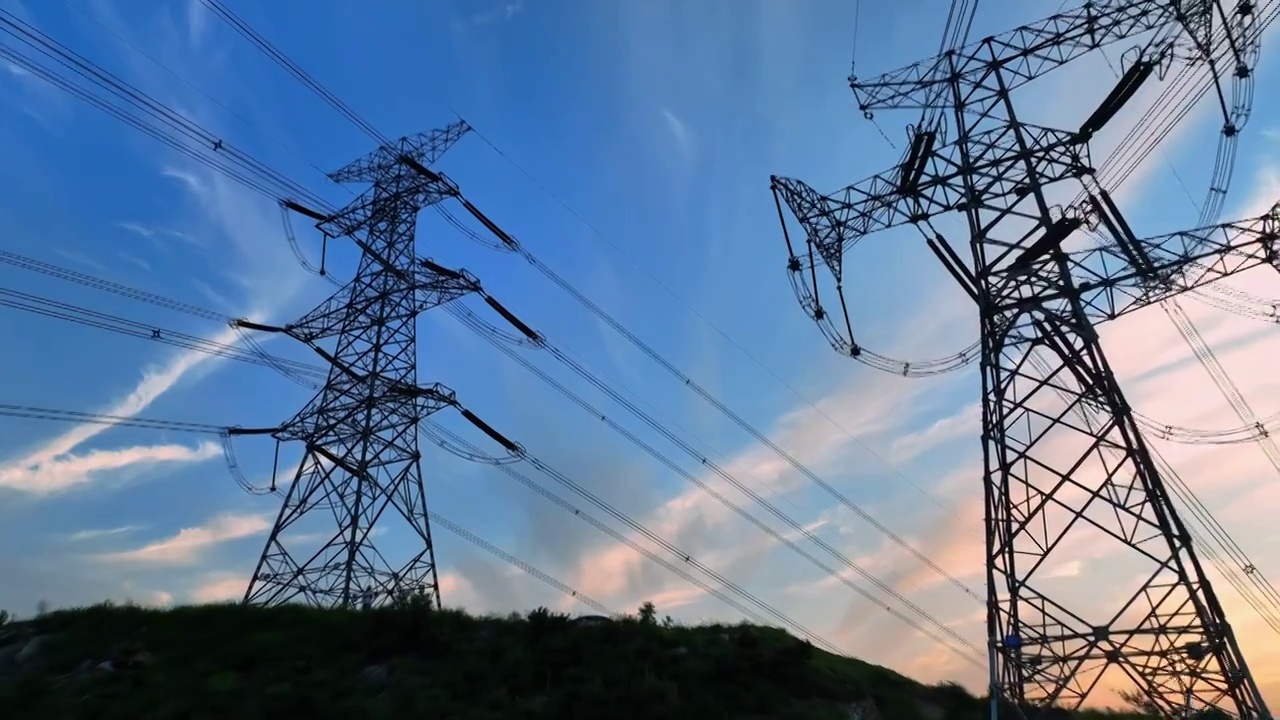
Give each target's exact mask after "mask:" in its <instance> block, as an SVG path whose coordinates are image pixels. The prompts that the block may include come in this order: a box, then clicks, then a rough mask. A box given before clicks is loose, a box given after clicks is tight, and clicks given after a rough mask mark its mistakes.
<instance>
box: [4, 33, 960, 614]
mask: <svg viewBox="0 0 1280 720" xmlns="http://www.w3.org/2000/svg"><path fill="white" fill-rule="evenodd" d="M0 19H3V20H4V22H5V23H8V24H13V22H18V23H20V20H15V18H0ZM26 37H28V38H29V37H31V33H27V35H26ZM36 41H38V37H37V38H36ZM28 44H29V42H28ZM59 47H60V46H59ZM52 54H54V55H55V56H63V54H64V50H58V49H55V51H54V53H52ZM18 59H19V60H23V64H24V65H29V67H38V65H35V63H29V61H26V60H27V59H26V58H23V56H20V55H19V56H18ZM78 64H79V65H81V67H83V65H87V64H88V63H87V60H83V59H81V60H78ZM101 76H102V73H93V77H101ZM42 77H44V76H42ZM99 85H100V87H102V88H105V90H108V92H111V94H113V95H116V96H118V97H120V96H122V95H123V96H125V97H127V99H133V100H134V104H136V105H137V104H138V102H137V97H140V95H141V94H140V92H137V91H136V90H132V88H128V86H125V85H124V83H123V81H115V82H114V83H99ZM122 87H124V88H125V90H124V91H123V92H122V90H120V88H122ZM145 105H146V106H147V109H148V110H151V111H154V110H155V109H156V106H159V108H160V109H161V110H164V108H163V105H159V104H156V102H155V101H154V100H152V101H150V104H145ZM170 113H172V111H170ZM160 114H161V115H165V113H163V111H161V113H160ZM188 124H189V126H195V123H188ZM196 127H198V126H196ZM204 137H206V138H207V137H212V136H211V135H207V133H206V135H205V136H204ZM225 147H227V146H225V143H224V142H223V141H220V140H215V141H214V142H211V143H210V150H211V151H214V152H223V151H224V150H225ZM202 150H204V149H202ZM206 151H207V150H206ZM242 155H243V154H242ZM256 165H257V167H256V169H253V170H252V172H253V173H257V174H265V176H268V177H270V178H271V179H273V181H274V182H276V183H279V184H282V186H285V187H288V186H289V184H292V181H288V179H287V178H284V177H283V176H280V174H279V173H275V172H274V170H270V169H269V168H266V167H265V165H261V164H256ZM210 167H211V168H212V169H215V170H218V172H221V173H224V174H227V168H225V167H223V165H218V164H210ZM229 177H232V179H246V176H243V174H242V176H238V177H237V176H229ZM248 181H250V182H244V183H243V184H246V186H247V187H250V188H251V190H255V191H257V192H260V193H269V192H270V190H268V188H265V187H264V184H262V183H255V182H251V181H252V178H248ZM269 196H270V195H269ZM303 196H305V197H308V199H311V201H316V200H317V199H316V197H315V196H314V193H310V192H305V193H303ZM317 205H319V206H321V208H326V206H328V204H325V202H323V201H319V202H317ZM891 611H892V610H891ZM927 620H928V621H931V624H934V625H937V626H940V628H945V625H942V624H941V623H938V621H937V619H934V618H932V616H927Z"/></svg>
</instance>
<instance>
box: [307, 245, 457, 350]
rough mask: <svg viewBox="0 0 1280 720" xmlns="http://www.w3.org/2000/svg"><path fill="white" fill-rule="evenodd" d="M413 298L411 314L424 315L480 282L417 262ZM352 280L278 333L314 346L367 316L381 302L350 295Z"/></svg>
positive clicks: (375, 297)
mask: <svg viewBox="0 0 1280 720" xmlns="http://www.w3.org/2000/svg"><path fill="white" fill-rule="evenodd" d="M412 276H413V281H414V289H415V290H416V297H415V302H414V306H413V309H414V312H415V313H422V312H426V311H427V310H430V309H432V308H435V307H439V306H440V305H444V304H446V303H448V302H451V301H453V300H456V299H458V298H460V297H462V296H463V295H467V294H469V293H472V292H478V291H480V281H479V280H478V279H476V277H475V276H474V275H472V274H471V273H469V272H467V271H466V270H454V269H453V268H447V267H444V266H442V265H437V264H436V263H434V262H432V261H431V260H425V259H419V260H418V261H417V267H415V268H414V269H413V271H412ZM357 282H361V280H360V279H359V278H357V279H355V280H352V281H351V282H350V283H347V284H346V285H344V286H343V287H341V288H339V289H338V290H337V292H335V293H333V294H332V295H330V296H329V297H328V298H327V299H326V300H325V301H324V302H322V303H320V304H319V305H318V306H316V308H315V309H313V310H311V312H308V313H307V314H306V315H303V316H302V317H300V318H298V319H297V320H295V321H294V322H292V323H289V324H288V325H286V326H285V327H284V328H282V330H283V331H284V332H285V333H287V334H288V335H289V336H291V337H293V338H295V339H297V340H300V341H302V342H304V343H314V342H316V341H318V340H323V339H325V338H328V337H333V336H335V335H338V334H340V333H341V332H342V327H343V323H344V321H345V320H346V318H347V317H348V316H349V315H350V314H352V313H354V314H356V315H357V316H358V315H360V314H362V313H367V312H369V311H370V308H371V307H372V306H374V305H376V304H377V303H378V302H380V301H381V298H380V296H379V295H377V294H372V293H357V292H353V286H354V283H357Z"/></svg>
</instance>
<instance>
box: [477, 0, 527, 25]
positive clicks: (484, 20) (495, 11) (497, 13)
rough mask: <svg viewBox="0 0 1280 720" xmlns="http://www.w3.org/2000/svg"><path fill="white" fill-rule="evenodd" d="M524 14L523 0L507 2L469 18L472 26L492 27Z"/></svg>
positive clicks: (509, 0)
mask: <svg viewBox="0 0 1280 720" xmlns="http://www.w3.org/2000/svg"><path fill="white" fill-rule="evenodd" d="M522 12H524V0H507V1H506V2H503V3H500V4H499V5H497V6H496V7H493V8H491V9H489V10H486V11H484V12H482V13H477V14H475V15H472V16H471V23H472V24H473V25H478V26H483V25H493V24H494V23H501V22H507V21H508V20H511V19H513V18H515V17H516V16H517V15H519V14H520V13H522Z"/></svg>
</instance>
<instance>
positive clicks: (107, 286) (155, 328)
mask: <svg viewBox="0 0 1280 720" xmlns="http://www.w3.org/2000/svg"><path fill="white" fill-rule="evenodd" d="M0 263H6V264H9V265H13V266H15V267H19V268H24V269H27V270H32V271H35V272H39V273H42V274H45V275H48V276H50V277H54V278H60V279H64V280H71V281H73V282H77V283H79V284H81V285H85V286H86V287H93V288H97V289H100V290H106V291H107V292H114V293H116V294H119V295H121V296H122V297H127V298H131V299H137V300H142V301H144V302H149V303H151V304H153V305H156V306H158V307H162V308H166V309H170V310H174V309H176V310H178V311H179V312H185V313H188V314H194V315H195V316H197V317H202V318H207V319H212V320H216V321H220V322H225V323H226V324H228V325H230V326H232V327H235V328H236V329H237V330H239V329H240V327H239V324H238V323H237V321H236V319H235V318H233V317H231V316H230V315H225V314H223V313H219V312H217V311H215V310H209V309H207V308H201V307H197V306H193V305H189V304H187V303H182V302H178V301H175V300H171V299H169V298H165V297H161V296H158V295H154V294H152V293H148V292H145V291H142V290H138V289H136V288H131V287H128V286H124V285H119V284H118V283H113V282H110V281H108V280H103V279H101V278H97V277H94V276H91V275H87V274H85V273H81V272H78V271H75V270H71V269H68V268H65V267H61V266H58V265H54V264H52V263H46V262H42V261H39V260H35V259H33V258H30V257H26V256H23V255H18V254H17V253H12V252H7V251H0ZM16 298H20V299H16ZM0 305H3V306H5V307H8V308H11V309H15V310H22V311H25V312H30V313H34V314H38V315H42V316H45V317H49V318H54V319H58V320H65V321H69V322H73V323H77V324H80V325H85V326H88V327H93V328H97V329H100V330H107V331H110V332H115V333H118V334H121V335H126V336H129V337H135V338H139V339H145V340H151V341H154V342H159V343H163V344H167V345H172V346H174V347H179V348H183V349H187V350H197V351H199V352H204V353H207V354H210V355H214V356H219V357H226V358H228V359H232V360H240V361H244V362H248V363H252V364H256V365H262V366H266V367H270V368H272V369H275V370H276V371H277V372H279V373H280V374H281V375H283V376H284V377H286V378H288V379H290V380H293V381H295V382H297V383H298V384H300V385H302V386H304V387H313V386H314V385H315V381H317V380H322V379H323V378H324V377H325V376H326V374H327V373H328V371H327V370H326V369H325V368H324V367H322V366H319V365H312V364H309V363H304V362H301V361H298V360H292V359H289V358H284V357H281V356H279V355H271V354H269V353H266V352H265V350H264V349H263V348H262V347H261V345H260V344H259V343H257V342H256V341H254V339H253V336H252V334H251V333H248V332H244V331H241V332H240V333H239V340H240V341H241V342H244V343H245V344H246V345H248V348H247V349H246V348H241V347H238V346H236V345H233V344H230V343H221V342H218V341H216V340H210V339H207V338H202V337H198V336H194V335H190V334H188V333H184V332H181V331H178V330H173V329H169V328H165V327H162V326H159V325H156V324H155V323H148V322H142V321H139V320H134V319H131V318H125V317H121V316H118V315H112V314H109V313H104V312H102V311H99V310H92V309H88V308H84V307H79V306H76V305H71V304H70V303H65V302H61V301H58V300H52V299H49V298H43V297H39V296H36V295H32V294H30V293H23V292H17V291H14V290H9V289H5V288H0ZM473 320H474V321H476V322H479V323H481V324H483V326H484V331H485V332H486V333H487V334H489V335H491V336H494V337H497V338H499V339H501V340H502V341H504V342H506V343H508V344H511V345H524V346H527V347H536V344H535V343H531V342H528V341H527V338H524V337H521V336H516V335H514V334H511V333H505V332H503V331H502V330H501V328H498V327H496V326H494V325H492V324H491V323H487V322H484V321H483V320H480V319H479V316H474V315H473ZM637 399H638V400H640V401H642V402H643V399H641V398H637ZM1134 416H1135V418H1136V419H1137V421H1138V424H1139V425H1140V426H1142V428H1143V429H1144V430H1147V431H1149V432H1150V433H1152V434H1153V435H1154V436H1156V437H1159V438H1160V439H1162V440H1167V441H1169V442H1173V443H1178V444H1183V445H1239V444H1243V443H1251V442H1256V441H1257V439H1258V438H1259V437H1262V436H1264V435H1274V434H1275V433H1277V432H1280V413H1275V414H1272V415H1269V416H1267V417H1265V418H1262V419H1261V420H1260V421H1259V422H1258V423H1256V424H1247V425H1240V426H1235V427H1229V428H1213V429H1202V428H1191V427H1187V426H1184V425H1176V424H1172V423H1166V422H1163V421H1161V420H1158V419H1156V418H1153V417H1151V416H1150V415H1146V414H1144V413H1141V412H1138V411H1134ZM722 457H723V456H722ZM782 499H783V500H784V501H785V500H786V498H785V497H784V498H782Z"/></svg>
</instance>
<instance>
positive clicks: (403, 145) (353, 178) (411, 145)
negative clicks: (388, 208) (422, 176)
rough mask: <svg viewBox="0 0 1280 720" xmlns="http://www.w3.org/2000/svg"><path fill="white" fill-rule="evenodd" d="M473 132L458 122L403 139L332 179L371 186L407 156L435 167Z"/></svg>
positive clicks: (342, 168) (333, 173)
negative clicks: (465, 136)
mask: <svg viewBox="0 0 1280 720" xmlns="http://www.w3.org/2000/svg"><path fill="white" fill-rule="evenodd" d="M470 131H471V126H470V125H468V124H467V123H466V122H465V121H463V120H458V121H457V122H454V123H451V124H449V125H446V126H444V127H442V128H436V129H435V130H432V131H430V132H425V133H416V134H414V135H408V136H405V137H402V138H400V139H399V140H396V141H395V142H391V143H387V144H386V145H383V146H381V147H379V148H377V149H376V150H373V151H372V152H370V153H369V154H368V155H365V156H364V157H361V158H358V159H356V160H353V161H352V162H350V163H348V164H346V165H345V166H343V167H341V168H339V169H338V170H335V171H333V172H331V173H329V179H330V180H332V181H334V182H336V183H349V182H358V183H371V182H373V181H375V180H377V179H379V178H382V177H385V176H386V174H387V173H389V172H393V171H394V170H395V169H396V166H398V165H399V164H400V163H401V162H402V158H404V157H405V156H408V157H410V158H413V160H414V161H416V162H418V163H421V164H423V165H432V164H434V163H435V162H436V161H437V160H439V159H440V157H441V156H443V155H444V154H445V152H447V151H448V150H449V148H451V147H453V146H454V145H455V144H456V143H457V142H458V141H459V140H461V139H462V137H463V136H464V135H466V134H467V133H468V132H470Z"/></svg>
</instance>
